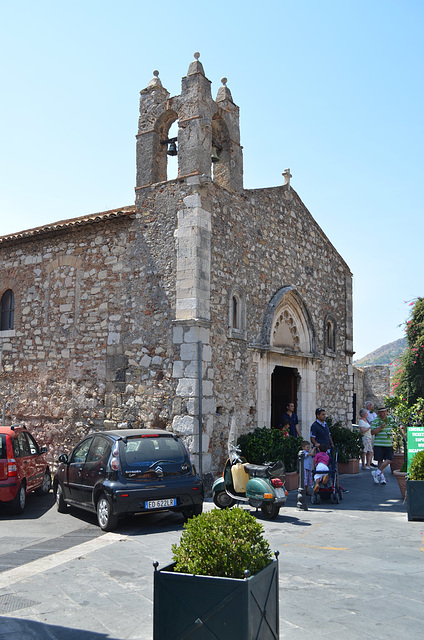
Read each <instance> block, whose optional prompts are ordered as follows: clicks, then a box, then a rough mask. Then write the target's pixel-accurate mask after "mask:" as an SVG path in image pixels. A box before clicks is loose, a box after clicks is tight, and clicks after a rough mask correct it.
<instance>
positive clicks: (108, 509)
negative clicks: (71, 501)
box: [97, 493, 118, 531]
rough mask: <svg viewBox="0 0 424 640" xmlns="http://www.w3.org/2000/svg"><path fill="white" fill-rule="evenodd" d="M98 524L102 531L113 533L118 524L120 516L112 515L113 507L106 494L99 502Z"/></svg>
mask: <svg viewBox="0 0 424 640" xmlns="http://www.w3.org/2000/svg"><path fill="white" fill-rule="evenodd" d="M97 522H98V523H99V527H100V529H102V531H113V530H114V529H116V525H117V524H118V516H117V515H115V514H114V513H112V505H111V504H110V502H109V500H108V499H107V497H106V496H105V494H104V493H102V495H101V496H100V498H99V500H98V502H97Z"/></svg>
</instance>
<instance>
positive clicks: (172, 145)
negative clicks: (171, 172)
mask: <svg viewBox="0 0 424 640" xmlns="http://www.w3.org/2000/svg"><path fill="white" fill-rule="evenodd" d="M167 154H168V156H177V155H178V151H177V143H176V141H175V140H171V141H170V142H169V145H168V151H167Z"/></svg>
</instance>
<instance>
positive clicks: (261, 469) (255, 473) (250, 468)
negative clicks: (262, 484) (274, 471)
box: [244, 462, 268, 478]
mask: <svg viewBox="0 0 424 640" xmlns="http://www.w3.org/2000/svg"><path fill="white" fill-rule="evenodd" d="M244 468H245V470H246V471H247V473H248V474H249V476H250V477H251V478H268V465H263V464H250V462H246V463H245V465H244Z"/></svg>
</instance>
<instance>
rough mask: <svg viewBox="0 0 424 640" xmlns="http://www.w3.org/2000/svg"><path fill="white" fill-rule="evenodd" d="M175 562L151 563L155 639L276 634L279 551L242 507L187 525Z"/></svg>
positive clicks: (275, 636) (174, 548) (247, 637)
mask: <svg viewBox="0 0 424 640" xmlns="http://www.w3.org/2000/svg"><path fill="white" fill-rule="evenodd" d="M172 551H173V560H174V562H173V563H172V564H170V565H168V566H166V567H164V568H163V569H158V563H154V566H155V572H154V612H153V640H163V639H164V638H166V640H173V639H175V640H176V639H177V638H180V639H182V638H190V640H200V639H205V638H232V640H238V639H239V640H250V639H252V640H253V638H261V640H268V639H269V640H271V639H278V637H279V612H278V559H277V557H278V553H276V554H275V556H276V557H275V559H272V554H271V550H270V547H269V544H268V541H267V540H266V539H265V538H264V537H263V527H262V525H261V523H260V522H258V521H257V520H256V518H254V517H253V516H252V515H251V514H250V513H249V512H248V511H245V510H244V509H241V508H237V507H236V508H234V509H222V510H221V509H214V510H213V511H210V512H208V513H203V514H201V515H200V516H197V517H195V518H192V519H190V520H189V521H188V522H187V523H186V524H185V525H184V531H183V533H182V536H181V540H180V543H179V544H174V545H172Z"/></svg>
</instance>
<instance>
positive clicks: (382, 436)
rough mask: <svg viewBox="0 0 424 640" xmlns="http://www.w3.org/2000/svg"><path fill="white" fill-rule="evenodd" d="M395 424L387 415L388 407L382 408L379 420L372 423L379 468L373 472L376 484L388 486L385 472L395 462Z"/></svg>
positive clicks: (375, 457) (375, 455)
mask: <svg viewBox="0 0 424 640" xmlns="http://www.w3.org/2000/svg"><path fill="white" fill-rule="evenodd" d="M395 424H396V423H395V421H394V419H393V418H392V417H391V416H388V415H387V409H386V407H380V408H379V410H378V418H375V420H373V421H372V429H371V433H372V435H373V436H374V460H376V461H377V462H378V468H377V470H376V471H372V477H373V479H374V482H375V483H376V484H386V478H385V477H384V473H383V471H384V469H385V468H386V467H388V466H389V464H390V462H391V461H392V460H393V427H394V426H395Z"/></svg>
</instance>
